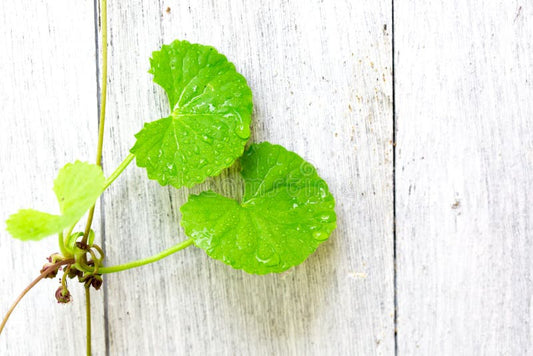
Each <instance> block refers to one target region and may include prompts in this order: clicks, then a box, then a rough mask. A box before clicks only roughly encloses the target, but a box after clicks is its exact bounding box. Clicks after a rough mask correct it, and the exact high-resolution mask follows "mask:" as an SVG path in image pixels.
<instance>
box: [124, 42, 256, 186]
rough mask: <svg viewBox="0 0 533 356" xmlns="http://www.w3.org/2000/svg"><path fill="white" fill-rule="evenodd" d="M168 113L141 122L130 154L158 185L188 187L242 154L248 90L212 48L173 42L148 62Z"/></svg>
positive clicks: (249, 111) (247, 131)
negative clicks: (159, 117)
mask: <svg viewBox="0 0 533 356" xmlns="http://www.w3.org/2000/svg"><path fill="white" fill-rule="evenodd" d="M150 63H151V69H150V72H151V73H152V74H153V75H154V81H155V82H156V83H157V84H159V85H161V87H163V89H165V91H166V92H167V95H168V100H169V104H170V108H171V110H172V113H171V115H170V116H169V117H166V118H163V119H160V120H157V121H154V122H151V123H148V124H145V126H144V128H143V129H142V130H141V131H140V132H139V133H137V134H136V135H135V137H136V138H137V141H136V143H135V145H134V146H133V148H132V149H131V152H132V153H133V154H135V157H136V162H137V165H138V166H139V167H144V168H146V171H147V173H148V177H149V178H150V179H155V180H157V181H158V182H159V183H160V184H161V185H167V184H171V185H173V186H174V187H176V188H181V187H182V186H187V187H191V186H193V185H195V184H198V183H201V182H202V181H204V180H205V179H206V178H207V177H209V176H216V175H218V174H219V173H220V171H221V170H222V169H224V168H227V167H229V166H231V165H232V164H233V162H234V161H235V160H236V159H237V158H238V157H240V156H241V155H242V152H243V151H244V146H245V144H246V142H247V141H248V138H249V137H250V121H251V114H252V92H251V90H250V88H249V87H248V85H247V84H246V80H245V79H244V77H243V76H242V75H240V74H239V73H237V71H236V70H235V66H234V65H233V64H232V63H231V62H228V60H227V59H226V57H225V56H224V55H222V54H220V53H218V52H217V51H216V49H214V48H213V47H209V46H203V45H199V44H191V43H189V42H187V41H174V42H173V43H172V44H170V45H164V46H163V47H162V48H161V51H157V52H154V53H153V54H152V59H151V60H150Z"/></svg>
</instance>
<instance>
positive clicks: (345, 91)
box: [104, 1, 394, 355]
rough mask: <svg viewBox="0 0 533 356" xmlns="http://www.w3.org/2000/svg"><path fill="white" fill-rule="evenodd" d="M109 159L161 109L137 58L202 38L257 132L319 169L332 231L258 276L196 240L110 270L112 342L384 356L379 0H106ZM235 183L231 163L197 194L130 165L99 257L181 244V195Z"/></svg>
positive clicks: (387, 42) (386, 12) (385, 154)
mask: <svg viewBox="0 0 533 356" xmlns="http://www.w3.org/2000/svg"><path fill="white" fill-rule="evenodd" d="M109 24H110V36H111V37H110V41H111V42H110V44H111V46H110V56H111V63H110V79H109V84H110V88H109V89H110V92H109V94H110V97H109V102H108V108H109V111H108V115H109V116H108V130H107V136H106V142H107V144H106V146H105V153H104V161H105V167H106V169H107V170H108V171H110V170H111V169H113V168H114V167H115V166H116V165H118V164H119V162H120V161H121V160H122V159H123V158H124V157H125V155H126V154H127V152H128V150H129V148H130V147H131V146H132V145H133V143H134V137H133V134H134V133H136V132H137V131H139V130H140V129H141V127H142V123H143V122H145V121H150V120H155V119H158V118H160V117H163V116H165V115H167V113H168V108H167V106H168V104H167V100H166V98H165V94H164V92H163V90H162V89H161V88H159V87H158V86H157V85H155V84H154V83H153V82H152V79H151V75H149V74H147V70H148V68H149V63H148V58H149V57H150V54H151V52H152V51H153V50H155V49H158V48H159V47H160V46H161V44H162V43H169V42H171V41H172V40H173V39H176V38H180V39H188V40H189V41H192V42H198V43H205V44H211V45H213V46H215V47H216V48H217V49H219V50H220V51H221V52H222V53H225V54H226V55H227V56H228V57H229V58H230V60H231V61H233V62H234V63H235V64H236V66H237V68H238V70H239V71H240V72H241V73H243V75H244V76H245V77H246V78H247V79H248V82H249V84H250V86H251V88H252V91H253V93H254V104H255V111H254V117H253V141H255V142H259V141H263V140H269V141H271V142H274V143H279V144H283V145H285V146H286V147H287V148H289V149H291V150H294V151H296V152H298V153H299V154H300V155H302V156H303V157H305V158H306V159H308V160H310V161H311V162H312V163H314V164H315V165H316V166H317V167H318V170H319V173H320V174H321V175H322V177H324V178H325V180H326V181H327V182H328V183H329V185H330V188H331V191H332V192H333V194H334V195H335V197H336V199H337V213H338V229H337V230H336V232H335V233H334V234H333V236H332V238H331V240H330V241H328V242H327V243H325V244H324V245H323V246H321V247H320V248H319V250H318V251H317V253H315V254H314V255H313V256H312V257H311V258H310V259H309V260H308V261H307V262H305V263H304V264H303V265H301V266H299V267H297V268H295V269H293V270H291V271H290V272H288V273H285V274H282V275H270V276H263V277H260V276H253V275H247V274H245V273H243V272H241V271H236V270H232V269H231V268H230V267H228V266H226V265H224V264H221V263H220V262H217V261H212V260H209V259H208V258H207V256H206V255H205V253H204V252H203V251H201V250H200V249H197V248H194V247H191V248H189V249H187V250H185V251H184V252H180V253H178V254H177V255H175V256H171V257H169V258H167V259H166V260H164V261H162V262H160V263H158V264H154V265H150V266H146V267H143V268H141V269H139V270H137V271H135V272H133V271H131V272H124V273H121V274H117V275H109V276H107V277H106V293H107V297H106V299H107V308H108V309H107V313H108V321H109V324H108V329H109V332H108V340H107V343H108V352H109V354H111V355H115V354H137V355H139V354H159V355H174V354H184V355H203V354H207V355H232V354H243V355H269V354H274V355H323V354H332V355H333V354H339V355H348V354H367V355H371V354H391V353H393V351H394V325H393V322H394V321H393V314H394V302H393V296H394V289H393V235H392V211H393V209H392V142H391V139H392V98H391V95H392V80H391V65H392V62H391V59H392V53H391V37H390V34H389V31H390V28H391V8H390V1H375V2H372V3H371V4H370V3H368V2H363V1H356V2H354V1H290V2H289V1H270V2H251V1H216V2H214V1H160V2H153V1H149V2H148V1H120V2H119V1H111V2H110V8H109ZM207 188H211V189H213V190H215V191H217V192H220V193H222V194H227V195H229V196H239V195H240V194H241V191H242V186H241V183H240V180H239V179H238V178H237V177H236V172H235V170H230V171H229V172H226V173H225V174H224V175H223V176H222V178H218V179H211V180H209V181H208V182H206V183H205V184H202V185H201V186H199V187H196V188H194V189H192V190H187V189H182V190H176V189H174V188H162V187H160V186H159V185H158V184H157V183H156V182H153V181H148V180H147V179H146V174H145V172H144V171H143V170H141V169H138V168H136V167H129V168H128V170H127V171H126V173H125V174H124V176H123V177H121V178H120V180H119V182H118V184H116V185H114V186H113V187H112V188H111V190H110V191H109V193H108V194H107V195H106V196H105V198H104V201H105V204H104V205H105V209H104V210H105V214H104V216H105V244H106V250H107V254H108V264H116V263H121V262H126V261H129V260H133V259H136V258H140V257H144V256H146V255H149V254H153V253H156V252H158V251H160V250H162V249H163V248H166V247H169V246H171V245H172V244H175V243H176V242H178V241H181V240H183V239H184V238H185V236H184V234H183V231H182V229H181V228H180V226H179V219H180V214H179V207H180V206H181V205H182V204H183V203H185V202H186V199H187V196H188V194H189V192H191V191H192V192H199V191H201V190H204V189H207Z"/></svg>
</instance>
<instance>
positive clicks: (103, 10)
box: [81, 0, 107, 244]
mask: <svg viewBox="0 0 533 356" xmlns="http://www.w3.org/2000/svg"><path fill="white" fill-rule="evenodd" d="M100 1H101V2H100V17H101V19H102V91H101V97H100V124H99V127H98V144H97V146H96V164H97V165H99V166H102V148H103V145H104V126H105V107H106V100H107V0H100ZM94 207H95V205H93V207H92V208H91V210H90V211H89V216H88V217H87V224H86V225H85V233H84V234H83V238H82V239H81V242H82V243H84V244H86V243H87V237H88V236H89V231H90V230H91V225H92V223H93V217H94Z"/></svg>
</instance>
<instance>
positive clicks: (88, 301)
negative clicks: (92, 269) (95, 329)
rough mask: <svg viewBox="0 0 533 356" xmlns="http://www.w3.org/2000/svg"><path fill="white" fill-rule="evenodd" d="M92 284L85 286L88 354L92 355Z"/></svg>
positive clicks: (88, 355)
mask: <svg viewBox="0 0 533 356" xmlns="http://www.w3.org/2000/svg"><path fill="white" fill-rule="evenodd" d="M90 288H91V285H90V284H89V285H86V286H85V316H86V319H87V356H91V289H90Z"/></svg>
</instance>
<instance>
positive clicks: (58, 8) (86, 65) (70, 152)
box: [0, 0, 104, 355]
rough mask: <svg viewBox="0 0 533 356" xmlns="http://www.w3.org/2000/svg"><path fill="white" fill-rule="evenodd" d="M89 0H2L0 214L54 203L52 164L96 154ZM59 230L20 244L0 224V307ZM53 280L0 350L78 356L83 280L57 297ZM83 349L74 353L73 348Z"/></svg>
mask: <svg viewBox="0 0 533 356" xmlns="http://www.w3.org/2000/svg"><path fill="white" fill-rule="evenodd" d="M94 26H95V25H94V4H93V2H92V1H86V0H84V1H76V2H73V1H70V0H57V1H45V0H41V1H34V0H31V1H30V0H23V1H9V2H8V1H2V2H1V3H0V43H1V44H2V50H1V51H0V78H1V84H0V98H1V100H2V104H1V105H0V117H1V120H0V143H1V146H2V149H1V150H0V167H1V168H2V173H0V191H1V193H0V219H1V220H2V225H3V224H4V223H3V221H5V220H6V218H7V217H8V215H9V214H11V213H14V212H16V211H17V210H18V209H19V208H26V207H34V208H38V209H43V210H49V211H52V212H57V211H58V206H57V201H56V198H55V196H54V194H53V192H52V189H51V188H52V185H53V180H54V178H55V176H56V173H57V171H58V169H59V168H60V167H62V166H63V165H64V164H65V163H67V162H72V161H74V160H75V159H83V160H90V161H93V160H94V156H95V151H96V135H97V124H98V123H97V102H96V73H95V72H96V66H95V64H96V61H95V45H94V44H95V40H94V36H95V31H94V28H95V27H94ZM57 250H58V247H57V238H54V237H51V238H49V239H46V240H43V241H41V242H25V243H23V242H21V241H18V240H14V239H12V238H11V237H9V235H8V233H7V232H6V231H5V230H4V228H3V227H2V229H0V270H1V271H2V273H1V274H0V286H1V287H0V313H1V314H2V316H3V314H4V313H5V311H7V309H8V308H9V306H10V305H11V304H12V303H13V301H14V300H15V298H16V296H18V295H19V293H20V292H21V291H22V289H23V288H24V287H25V286H26V285H27V284H28V283H30V282H31V281H32V280H33V279H34V278H35V277H37V276H38V274H39V270H40V269H41V267H42V265H43V264H44V263H45V262H46V260H45V257H47V256H49V255H50V254H51V253H53V252H57ZM58 286H59V283H58V282H57V280H49V279H47V280H45V281H43V282H41V283H40V284H38V285H37V286H36V287H35V288H34V289H33V290H32V291H30V293H29V294H28V295H27V296H26V298H25V299H24V300H23V301H22V302H21V303H20V304H19V307H18V308H17V309H16V310H15V312H14V313H13V315H12V317H11V319H10V321H9V322H8V324H7V326H6V329H5V330H4V333H3V334H2V335H1V337H0V355H60V354H61V355H79V354H82V353H83V350H84V347H85V331H84V326H85V321H84V316H85V300H84V292H83V287H82V286H80V285H78V284H77V283H72V285H71V292H72V294H73V298H74V300H73V302H72V303H71V304H69V305H58V304H57V302H56V300H55V297H54V293H55V291H56V289H57V287H58ZM93 313H94V314H93V325H94V334H93V342H94V344H95V347H96V349H97V352H95V353H94V354H95V355H101V354H103V351H104V324H103V293H94V295H93ZM80 347H81V352H80Z"/></svg>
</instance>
